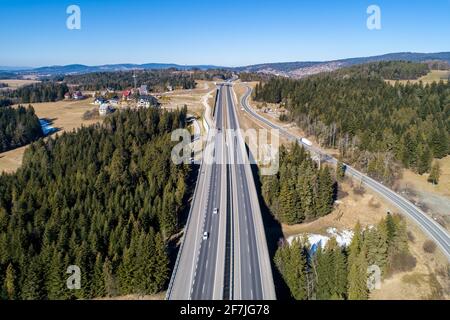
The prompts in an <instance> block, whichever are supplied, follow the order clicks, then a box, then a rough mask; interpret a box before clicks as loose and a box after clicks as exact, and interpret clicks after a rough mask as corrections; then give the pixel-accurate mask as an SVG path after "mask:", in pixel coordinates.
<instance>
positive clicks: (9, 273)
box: [4, 263, 17, 300]
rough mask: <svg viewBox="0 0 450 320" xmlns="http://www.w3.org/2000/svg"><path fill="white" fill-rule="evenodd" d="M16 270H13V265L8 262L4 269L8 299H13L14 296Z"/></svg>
mask: <svg viewBox="0 0 450 320" xmlns="http://www.w3.org/2000/svg"><path fill="white" fill-rule="evenodd" d="M16 280H17V277H16V271H15V270H14V267H13V265H12V264H11V263H10V264H9V265H8V268H7V269H6V276H5V283H4V286H5V290H6V293H7V295H8V299H9V300H14V299H15V298H16V294H17V292H16Z"/></svg>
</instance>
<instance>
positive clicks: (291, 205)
mask: <svg viewBox="0 0 450 320" xmlns="http://www.w3.org/2000/svg"><path fill="white" fill-rule="evenodd" d="M336 187H337V185H336V182H335V181H334V179H333V177H332V174H331V172H330V170H329V168H328V167H327V166H323V167H322V168H320V169H319V168H318V167H317V164H316V163H315V162H314V161H313V160H312V159H311V158H310V156H309V153H308V152H306V151H305V149H304V148H303V147H300V146H299V145H298V144H294V145H292V148H291V151H288V150H287V149H286V148H285V147H283V146H282V147H281V148H280V170H279V173H278V174H277V175H272V176H264V177H262V194H263V197H264V200H265V202H266V204H267V205H268V207H269V208H270V210H271V212H272V213H273V214H274V215H275V217H276V218H277V219H278V220H279V221H280V222H282V223H286V224H289V225H292V224H298V223H302V222H304V221H310V220H313V219H316V218H318V217H322V216H325V215H327V214H329V213H330V212H331V211H332V209H333V203H334V199H335V193H336V192H335V191H336Z"/></svg>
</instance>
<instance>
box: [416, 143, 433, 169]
mask: <svg viewBox="0 0 450 320" xmlns="http://www.w3.org/2000/svg"><path fill="white" fill-rule="evenodd" d="M431 160H432V156H431V151H430V148H428V147H424V148H422V150H421V152H420V154H419V163H418V165H417V173H418V174H420V175H422V174H424V173H426V172H429V171H430V169H431Z"/></svg>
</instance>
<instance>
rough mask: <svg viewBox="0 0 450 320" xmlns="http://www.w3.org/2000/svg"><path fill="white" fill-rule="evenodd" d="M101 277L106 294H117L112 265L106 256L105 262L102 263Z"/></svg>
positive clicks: (109, 295)
mask: <svg viewBox="0 0 450 320" xmlns="http://www.w3.org/2000/svg"><path fill="white" fill-rule="evenodd" d="M103 279H104V284H105V294H106V296H107V297H113V296H115V295H116V294H117V288H116V282H115V279H114V276H113V267H112V264H111V261H109V259H108V258H106V260H105V263H104V264H103Z"/></svg>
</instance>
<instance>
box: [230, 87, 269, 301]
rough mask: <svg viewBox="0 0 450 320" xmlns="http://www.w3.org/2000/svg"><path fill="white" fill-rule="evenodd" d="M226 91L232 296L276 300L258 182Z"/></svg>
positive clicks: (231, 102) (232, 105)
mask: <svg viewBox="0 0 450 320" xmlns="http://www.w3.org/2000/svg"><path fill="white" fill-rule="evenodd" d="M225 90H226V96H227V111H228V112H227V115H228V118H227V119H228V121H227V124H228V126H227V129H230V130H227V133H228V134H227V143H228V145H229V149H230V154H231V155H232V158H231V159H230V161H231V164H232V165H231V185H232V190H233V201H232V205H233V210H232V212H233V219H232V220H233V225H234V228H233V233H234V237H233V238H234V242H233V243H234V245H233V249H234V266H233V272H234V286H233V288H234V289H233V297H234V299H236V300H274V299H275V298H276V296H275V288H274V284H273V277H272V270H271V265H270V258H269V256H268V249H267V240H266V237H265V231H264V226H263V222H262V216H261V210H260V207H259V202H258V195H257V193H256V187H255V182H254V179H253V176H252V172H251V167H250V163H249V158H248V155H247V153H246V148H245V143H244V141H243V138H242V136H241V134H240V132H239V131H238V129H240V128H239V122H238V118H237V115H236V109H235V105H234V102H233V98H232V95H231V90H232V86H231V85H226V86H225Z"/></svg>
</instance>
